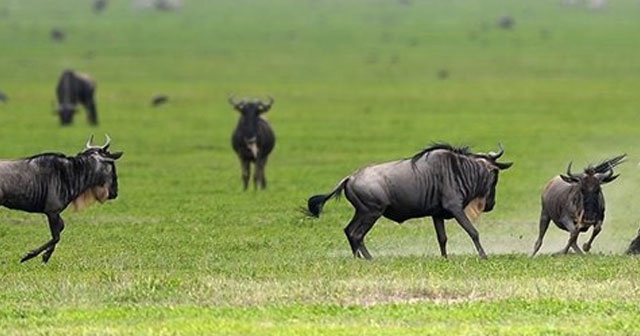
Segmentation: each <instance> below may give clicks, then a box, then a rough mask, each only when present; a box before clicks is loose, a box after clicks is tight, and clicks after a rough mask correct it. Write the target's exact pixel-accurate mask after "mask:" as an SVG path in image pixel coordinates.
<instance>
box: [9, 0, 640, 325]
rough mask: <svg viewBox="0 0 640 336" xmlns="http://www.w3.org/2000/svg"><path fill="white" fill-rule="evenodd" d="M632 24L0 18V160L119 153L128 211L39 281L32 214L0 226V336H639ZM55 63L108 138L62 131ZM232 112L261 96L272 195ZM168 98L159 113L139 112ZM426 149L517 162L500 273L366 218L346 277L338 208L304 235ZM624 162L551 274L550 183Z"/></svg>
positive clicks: (417, 5)
mask: <svg viewBox="0 0 640 336" xmlns="http://www.w3.org/2000/svg"><path fill="white" fill-rule="evenodd" d="M639 14H640V3H639V2H638V1H632V0H620V1H615V2H614V1H611V2H610V3H609V6H608V8H606V10H603V11H593V10H589V9H588V8H587V7H586V5H577V6H564V5H561V4H560V1H551V0H549V1H546V0H545V1H535V2H534V1H507V0H502V1H498V0H491V1H466V0H465V1H463V0H453V1H418V0H413V1H412V0H398V1H391V0H384V1H383V0H372V1H362V0H346V1H343V0H341V1H339V0H305V1H296V0H273V1H257V0H253V1H252V0H241V1H238V0H220V1H204V0H199V1H196V0H193V1H185V5H184V8H182V9H181V10H179V11H174V12H161V11H154V10H136V9H134V7H133V6H132V4H131V2H130V1H125V0H120V1H117V0H112V1H110V3H109V6H108V7H107V9H106V10H105V11H104V12H102V13H100V14H95V13H93V12H92V11H91V2H90V1H82V2H80V1H76V0H58V1H45V0H20V1H10V0H9V1H3V2H0V46H2V47H1V49H0V50H1V51H0V73H1V74H2V76H1V77H0V90H1V91H3V92H5V93H7V95H8V96H9V101H8V102H7V103H1V102H0V157H5V158H13V157H22V156H28V155H32V154H35V153H39V152H44V151H60V152H64V153H67V154H74V153H77V152H78V151H79V150H80V149H82V148H83V146H84V143H85V141H86V139H87V138H88V136H89V135H90V134H95V135H96V136H97V137H98V138H100V137H101V136H102V135H103V134H104V133H108V134H109V135H110V136H111V137H112V139H113V143H112V148H113V149H114V150H123V151H124V152H125V155H124V157H123V159H122V160H121V161H119V164H118V169H119V170H118V171H119V185H120V196H119V198H118V199H117V200H115V201H113V202H109V203H108V204H106V205H103V206H95V207H92V208H89V209H87V210H85V211H83V212H78V213H74V212H72V211H67V212H65V213H64V214H63V218H65V220H66V222H67V226H66V230H65V231H64V232H63V235H62V240H61V242H60V244H59V245H58V248H57V250H56V253H55V254H54V255H53V257H52V259H51V261H50V262H49V264H47V265H42V264H41V263H39V261H38V260H36V259H34V260H33V261H29V262H27V263H25V264H19V262H18V261H19V259H20V257H21V256H22V255H23V254H24V253H25V252H27V251H28V250H30V249H32V248H34V247H36V246H39V245H40V244H41V243H43V242H44V241H46V240H47V239H49V232H48V227H47V225H46V220H45V218H44V217H43V216H42V215H32V214H27V213H21V212H17V211H10V210H6V209H2V210H0V334H8V335H22V334H47V335H49V334H64V335H69V334H99V335H101V334H105V335H110V334H135V335H140V334H148V335H163V334H166V335H169V334H238V335H246V334H256V335H258V334H259V335H265V334H272V335H299V334H304V335H363V334H368V335H405V334H406V335H409V334H421V335H428V334H443V333H449V334H469V335H487V334H506V335H527V334H529V335H536V334H549V335H556V334H558V335H559V334H581V335H584V334H593V335H602V334H620V335H632V334H638V333H640V320H638V311H639V309H640V283H639V278H638V269H639V267H638V266H639V260H638V259H637V258H635V257H629V256H625V255H623V252H624V250H625V248H626V247H627V245H628V243H629V241H630V240H631V239H632V238H633V237H634V236H635V233H636V231H637V229H638V226H640V220H639V219H640V212H639V211H638V210H637V208H636V206H635V205H637V204H639V203H640V195H638V193H637V186H638V185H640V172H639V171H638V162H639V161H640V149H638V146H637V139H638V114H639V113H640V96H639V95H638V90H639V89H640V76H639V74H640V57H638V55H639V54H640V45H639V44H638V43H637V37H638V36H639V34H640V21H638V19H637V18H638V15H639ZM503 15H509V16H511V17H513V18H514V20H515V25H514V26H513V28H512V29H508V30H507V29H501V28H499V27H498V26H497V25H496V22H497V20H498V18H500V17H501V16H503ZM52 28H58V29H61V30H63V31H64V32H66V38H65V40H64V41H63V42H61V43H55V42H53V41H52V40H51V39H50V36H49V34H50V31H51V29H52ZM65 68H73V69H77V70H80V71H83V72H87V73H89V74H91V75H92V76H93V77H94V78H95V79H96V80H97V82H98V92H97V101H98V110H99V111H98V113H99V118H100V120H101V124H100V126H99V127H96V128H92V127H90V126H88V125H87V122H86V115H85V114H84V113H83V112H81V113H78V114H77V115H76V119H75V123H74V125H73V126H72V127H67V128H62V127H60V126H58V121H57V117H56V116H55V114H54V113H53V112H52V110H53V106H54V98H55V96H54V87H55V83H56V81H57V78H58V76H59V74H60V73H61V71H62V70H63V69H65ZM442 73H446V74H447V76H446V78H442V77H443V76H442V75H441V74H442ZM231 93H235V94H237V95H238V96H239V97H243V96H249V97H266V96H267V95H272V96H273V97H274V98H275V104H274V106H273V109H272V110H271V111H270V112H269V113H268V116H267V117H268V118H269V120H270V122H271V123H272V125H273V127H274V129H275V131H276V134H277V137H278V140H277V145H276V150H275V152H274V153H273V155H272V157H271V159H270V163H269V165H268V167H267V178H268V181H269V188H268V189H267V190H266V191H259V192H255V191H248V192H243V191H242V185H241V181H240V170H239V164H238V162H237V159H236V157H235V154H234V153H233V152H232V150H231V147H230V135H231V131H232V129H233V127H234V125H235V123H236V120H237V113H236V112H234V111H233V110H232V108H231V107H230V106H229V105H228V103H227V101H226V99H227V97H228V95H229V94H231ZM156 94H167V95H169V96H170V102H169V103H168V104H166V105H164V106H161V107H159V108H151V107H150V99H151V97H152V96H154V95H156ZM433 141H447V142H451V143H453V144H456V145H462V144H467V145H470V146H471V147H472V149H474V150H476V151H485V152H486V151H490V150H496V149H497V144H498V142H501V143H503V144H504V146H505V148H506V153H505V156H504V160H507V161H513V162H515V164H514V166H513V168H511V169H509V170H507V171H505V172H504V173H503V174H502V175H501V179H500V183H499V186H498V196H497V202H498V203H497V206H496V208H495V210H494V211H493V212H491V213H488V214H485V216H484V217H483V218H482V219H481V221H480V223H478V224H477V225H476V226H477V228H478V230H479V231H480V239H481V241H482V243H483V245H484V247H485V250H486V251H487V253H488V254H489V259H488V260H478V258H477V256H476V253H475V250H474V248H473V245H472V244H471V241H470V239H469V238H468V236H467V235H466V234H465V233H464V232H463V231H462V230H461V228H460V227H459V225H457V224H456V223H455V222H449V223H448V224H447V228H448V235H449V244H448V247H449V251H450V253H451V257H450V258H449V259H448V260H443V259H442V258H440V257H439V252H438V247H437V242H436V238H435V232H434V230H433V226H432V224H431V221H430V219H416V220H411V221H408V222H406V223H404V224H403V225H402V226H399V225H397V224H395V223H393V222H391V221H389V220H384V219H382V220H380V221H379V222H378V223H377V224H376V226H375V227H374V228H373V230H372V231H371V233H370V234H369V235H368V237H367V246H368V247H369V249H370V251H371V253H372V254H373V256H374V260H373V261H372V262H365V261H361V260H355V259H353V258H352V256H351V253H350V249H349V246H348V243H347V241H346V239H345V237H344V234H343V232H342V228H343V227H344V226H345V225H346V223H347V221H348V220H349V219H350V217H351V212H352V209H351V207H350V205H349V204H348V202H347V201H346V200H344V199H342V200H339V201H336V202H330V203H327V205H326V206H325V212H324V214H323V217H322V218H320V219H319V220H315V219H313V220H312V219H308V218H305V217H304V216H303V215H302V214H300V212H299V208H300V207H301V206H304V205H305V204H306V199H307V198H308V197H309V196H311V195H313V194H317V193H324V192H327V191H329V190H330V189H331V188H333V187H334V186H335V184H336V183H337V182H338V181H339V180H340V179H341V178H342V177H344V176H346V175H348V174H349V173H351V172H352V171H354V170H355V169H357V168H358V167H361V166H363V165H366V164H370V163H374V162H382V161H387V160H393V159H398V158H403V157H409V156H411V155H413V154H414V153H416V152H418V151H419V150H420V149H422V148H423V147H425V146H427V145H429V144H430V143H431V142H433ZM620 153H627V154H628V155H629V159H628V162H627V163H625V164H624V165H622V166H620V168H619V169H618V170H617V172H620V173H621V174H622V175H621V177H620V178H619V179H618V180H616V181H615V182H614V183H612V184H610V185H607V186H606V187H604V192H605V195H606V198H607V219H606V221H605V226H604V229H603V232H602V233H601V235H600V236H599V237H598V238H597V240H596V242H595V244H594V247H593V250H592V253H591V254H590V255H586V256H583V257H580V256H575V255H569V256H566V257H552V256H551V254H552V253H553V252H555V251H557V250H559V249H560V248H561V247H562V246H563V244H564V243H565V242H566V239H567V238H568V237H567V234H566V233H564V232H562V231H560V230H558V229H557V228H556V227H555V226H552V227H551V228H550V229H549V232H548V233H547V238H546V240H545V243H544V245H543V247H542V250H541V253H542V255H541V256H539V257H536V258H530V257H528V254H529V253H530V252H531V249H532V246H533V242H534V241H535V239H536V236H537V230H538V229H537V226H538V225H537V220H538V214H539V211H540V208H539V197H540V196H539V195H540V190H541V188H542V187H543V185H544V184H545V183H546V181H547V180H548V179H550V178H551V177H552V176H554V175H556V174H558V173H561V172H564V171H565V169H566V167H567V164H568V163H569V162H570V161H573V162H574V167H584V166H585V165H587V164H590V163H597V162H599V161H600V160H603V159H605V158H608V157H612V156H614V155H617V154H620ZM583 236H584V235H583ZM584 239H585V237H582V240H584Z"/></svg>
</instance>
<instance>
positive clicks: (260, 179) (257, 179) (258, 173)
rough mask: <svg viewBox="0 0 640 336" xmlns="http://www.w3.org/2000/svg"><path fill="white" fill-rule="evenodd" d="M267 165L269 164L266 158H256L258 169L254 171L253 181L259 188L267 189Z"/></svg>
mask: <svg viewBox="0 0 640 336" xmlns="http://www.w3.org/2000/svg"><path fill="white" fill-rule="evenodd" d="M266 165H267V159H266V158H264V159H258V160H256V169H255V172H254V173H253V183H254V186H255V188H256V189H257V188H258V186H259V187H260V188H261V189H265V188H266V187H267V180H266V179H265V176H264V168H265V166H266Z"/></svg>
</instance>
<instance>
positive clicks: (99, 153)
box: [0, 136, 122, 263]
mask: <svg viewBox="0 0 640 336" xmlns="http://www.w3.org/2000/svg"><path fill="white" fill-rule="evenodd" d="M92 139H93V136H92V137H91V138H89V141H87V144H86V147H85V149H84V150H83V151H82V152H80V153H79V154H78V155H76V156H66V155H64V154H60V153H44V154H38V155H34V156H32V157H28V158H25V159H20V160H0V205H2V206H4V207H7V208H9V209H15V210H22V211H27V212H32V213H41V214H44V215H46V216H47V219H48V221H49V229H50V230H51V240H49V241H48V242H46V243H45V244H44V245H42V246H40V247H38V248H36V249H34V250H32V251H30V252H28V253H27V254H26V255H25V256H24V257H22V259H20V262H25V261H27V260H29V259H31V258H33V257H35V256H37V255H39V254H40V253H42V252H44V254H43V255H42V261H43V262H45V263H46V262H47V261H49V258H50V257H51V255H52V254H53V251H54V250H55V248H56V244H57V243H58V241H60V232H62V230H63V229H64V221H63V220H62V218H61V217H60V213H61V212H62V211H64V210H65V209H66V208H67V206H68V205H69V204H71V203H73V205H74V207H75V208H76V209H77V210H80V209H81V208H83V207H86V206H88V205H90V204H91V203H93V201H95V200H97V201H99V202H100V203H103V202H106V201H107V200H111V199H115V198H116V197H118V176H117V174H116V166H115V161H116V160H117V159H119V158H120V157H121V156H122V152H114V153H111V152H109V145H110V142H111V140H110V139H109V136H107V141H106V143H105V144H104V145H103V146H93V145H92V144H91V141H92Z"/></svg>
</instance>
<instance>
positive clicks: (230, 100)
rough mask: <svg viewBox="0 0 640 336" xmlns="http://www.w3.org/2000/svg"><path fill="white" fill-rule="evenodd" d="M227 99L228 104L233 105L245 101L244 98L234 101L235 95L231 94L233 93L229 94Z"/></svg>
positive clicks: (235, 105) (238, 104)
mask: <svg viewBox="0 0 640 336" xmlns="http://www.w3.org/2000/svg"><path fill="white" fill-rule="evenodd" d="M228 101H229V104H231V105H233V106H234V107H239V106H240V105H242V104H244V102H245V100H244V99H242V100H240V101H239V102H238V101H236V100H235V95H233V94H232V95H230V96H229V99H228Z"/></svg>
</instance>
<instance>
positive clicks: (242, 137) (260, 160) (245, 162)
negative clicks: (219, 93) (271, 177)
mask: <svg viewBox="0 0 640 336" xmlns="http://www.w3.org/2000/svg"><path fill="white" fill-rule="evenodd" d="M229 103H230V104H231V105H233V107H234V108H235V109H236V110H237V111H238V112H240V119H239V120H238V125H237V126H236V128H235V130H234V131H233V134H232V136H231V146H232V147H233V150H234V151H235V152H236V154H237V155H238V158H239V159H240V165H241V168H242V183H243V185H244V189H245V190H247V188H248V186H249V176H250V175H251V163H253V164H254V166H255V172H254V173H253V183H254V188H255V189H257V188H258V186H260V187H261V188H262V189H264V188H266V187H267V181H266V178H265V173H264V169H265V166H266V165H267V159H268V157H269V153H271V151H272V150H273V147H274V146H275V144H276V137H275V135H274V134H273V130H272V129H271V126H269V123H268V122H267V121H266V120H265V119H264V118H262V114H263V113H265V112H267V111H269V109H270V108H271V105H273V98H271V97H269V101H268V102H266V103H264V102H262V101H259V100H253V101H247V100H246V99H242V100H241V101H239V102H237V101H235V100H234V98H233V97H229Z"/></svg>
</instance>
